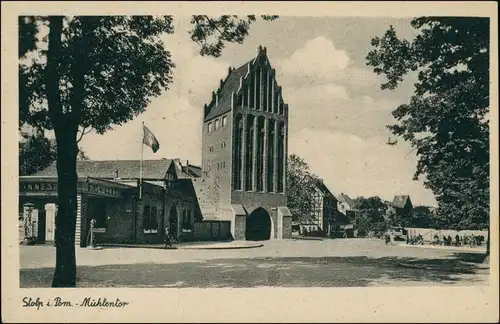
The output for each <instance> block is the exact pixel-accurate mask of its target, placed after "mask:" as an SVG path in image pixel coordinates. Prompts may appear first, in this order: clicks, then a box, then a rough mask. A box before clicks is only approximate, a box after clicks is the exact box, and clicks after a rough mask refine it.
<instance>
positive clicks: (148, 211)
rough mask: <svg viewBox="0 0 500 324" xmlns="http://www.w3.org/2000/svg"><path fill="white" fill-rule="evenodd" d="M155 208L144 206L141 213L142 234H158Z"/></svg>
mask: <svg viewBox="0 0 500 324" xmlns="http://www.w3.org/2000/svg"><path fill="white" fill-rule="evenodd" d="M156 212H157V209H156V206H149V205H146V206H144V212H143V215H142V216H143V224H144V225H143V227H144V234H156V233H158V222H157V220H156Z"/></svg>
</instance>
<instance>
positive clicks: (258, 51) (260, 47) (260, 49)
mask: <svg viewBox="0 0 500 324" xmlns="http://www.w3.org/2000/svg"><path fill="white" fill-rule="evenodd" d="M260 52H262V46H261V45H259V49H258V50H257V54H260Z"/></svg>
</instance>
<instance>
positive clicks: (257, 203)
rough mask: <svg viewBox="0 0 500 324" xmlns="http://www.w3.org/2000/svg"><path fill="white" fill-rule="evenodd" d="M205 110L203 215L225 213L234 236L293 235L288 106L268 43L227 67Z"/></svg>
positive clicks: (199, 191)
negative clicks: (247, 58)
mask: <svg viewBox="0 0 500 324" xmlns="http://www.w3.org/2000/svg"><path fill="white" fill-rule="evenodd" d="M203 117H204V118H203V131H202V132H203V135H202V173H203V175H202V177H201V178H198V179H195V180H194V183H195V188H196V193H197V196H198V201H199V204H200V208H201V210H202V213H203V218H204V219H219V220H230V221H231V227H232V228H231V232H232V235H233V237H234V238H235V239H236V240H242V239H247V240H265V239H280V238H290V237H291V214H290V212H289V210H288V208H287V207H286V167H287V147H288V105H287V104H285V102H284V100H283V94H282V89H281V87H280V86H279V85H278V84H277V82H276V71H275V70H274V69H273V68H272V66H271V64H270V63H269V59H268V57H267V50H266V48H265V47H264V48H262V47H261V46H259V49H258V52H257V56H256V57H255V58H253V59H252V60H250V61H249V62H247V63H245V64H244V65H242V66H240V67H238V68H229V71H228V75H227V77H226V78H225V79H223V80H220V85H219V88H218V89H217V90H216V91H214V92H213V93H212V100H211V102H210V103H209V104H208V105H205V106H204V115H203Z"/></svg>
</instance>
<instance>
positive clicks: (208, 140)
mask: <svg viewBox="0 0 500 324" xmlns="http://www.w3.org/2000/svg"><path fill="white" fill-rule="evenodd" d="M84 3H85V2H84ZM228 4H234V5H235V6H236V5H237V3H231V2H229V3H228ZM298 4H299V3H289V4H286V3H282V5H290V6H291V7H293V6H295V5H298ZM399 4H400V3H399ZM469 4H470V3H469ZM483 4H488V3H483ZM10 5H13V3H10ZM158 5H159V8H161V10H160V9H159V10H158V12H155V10H154V5H153V6H152V7H151V6H147V10H144V11H140V10H137V14H133V13H132V14H121V13H120V14H109V7H108V9H107V11H106V13H105V14H104V12H103V13H102V14H99V13H98V12H94V14H88V13H82V14H81V15H79V14H78V9H74V8H73V9H74V10H71V11H68V13H63V12H64V11H60V12H61V13H58V14H57V11H55V12H56V14H45V11H46V10H41V11H40V12H37V11H36V10H26V11H24V12H23V14H16V15H15V17H14V16H11V17H10V20H11V21H13V19H14V18H15V20H16V27H15V28H11V29H12V30H14V31H16V32H17V33H16V34H12V35H11V37H12V38H15V40H13V41H12V44H17V46H18V50H17V53H16V50H15V48H14V49H11V52H12V53H13V55H14V54H15V55H17V56H16V57H15V61H17V70H18V71H17V76H18V82H17V84H16V85H14V88H12V89H15V90H16V89H17V90H16V91H17V93H18V95H17V97H16V93H15V92H12V91H10V92H9V95H10V97H11V102H14V103H15V104H16V106H14V105H9V106H8V107H7V106H5V105H4V101H3V100H2V106H3V107H2V124H4V120H5V117H4V114H6V113H7V112H6V110H9V118H10V119H9V123H10V124H13V126H12V127H10V128H9V129H10V130H14V131H17V136H16V134H14V132H11V133H9V137H10V138H11V139H10V140H9V141H11V142H13V144H9V145H10V147H11V148H12V149H11V150H10V151H9V152H13V154H14V155H15V154H16V153H18V155H17V157H16V156H10V157H9V161H11V162H9V164H8V165H9V168H11V169H12V172H11V173H9V174H12V175H13V177H11V179H10V180H9V181H10V183H11V185H9V188H10V189H9V190H10V191H12V190H13V189H14V188H18V190H17V191H16V192H11V193H10V195H9V197H11V199H8V200H5V199H2V200H3V202H2V214H4V215H3V216H2V225H3V226H2V236H4V233H5V231H9V232H11V233H10V236H12V237H14V236H15V238H14V240H13V241H12V242H10V241H9V242H8V243H6V241H4V239H2V251H3V250H4V246H6V245H9V251H12V252H9V255H12V256H14V257H15V259H12V260H14V261H12V260H10V262H11V263H16V264H15V265H13V266H15V267H16V269H17V270H16V275H15V277H12V278H19V280H18V282H15V283H11V285H13V286H14V287H17V288H16V289H21V291H22V296H21V298H20V299H19V300H18V301H16V302H17V303H18V304H19V305H16V307H24V309H23V310H26V311H27V312H31V309H35V310H36V309H38V310H40V309H47V308H51V307H54V306H58V307H60V308H65V309H67V310H69V309H74V310H78V309H84V308H96V309H105V310H106V311H107V310H108V309H113V311H118V310H117V309H126V308H130V307H133V306H134V305H133V302H132V301H131V300H129V299H127V298H126V296H125V295H120V294H121V293H120V291H125V290H121V289H119V290H112V291H113V294H112V295H105V294H103V293H98V294H97V293H94V294H92V293H89V292H85V293H83V294H82V293H79V292H82V291H87V290H86V289H87V288H101V289H103V290H99V291H107V290H108V289H113V288H140V290H139V292H137V290H134V291H135V292H136V293H137V294H141V292H144V294H146V293H148V291H150V289H147V288H155V291H157V292H158V291H160V292H161V293H162V294H166V295H168V294H174V293H175V292H177V291H183V290H184V289H185V288H189V289H193V288H194V289H203V291H210V290H211V289H212V288H219V289H220V288H223V290H224V291H229V290H228V289H230V290H231V291H232V290H235V289H236V290H238V289H251V290H253V291H255V293H256V294H257V296H258V295H259V294H258V291H259V289H270V288H272V289H276V290H279V289H284V288H294V289H296V290H297V291H304V292H307V291H308V289H311V288H328V289H330V290H332V291H335V290H336V289H341V288H368V287H370V288H378V289H395V288H405V289H408V290H404V291H405V293H403V294H402V296H406V298H410V297H411V295H412V292H411V291H412V290H411V289H419V288H424V287H425V288H428V289H430V288H436V289H439V288H446V289H448V293H449V289H458V288H464V289H465V288H467V287H468V288H474V289H475V290H474V291H475V293H476V294H481V293H483V294H486V292H489V291H490V290H489V289H490V288H489V287H490V286H491V284H492V278H493V277H495V278H496V276H497V274H496V271H498V265H497V264H496V263H494V262H498V261H497V258H498V246H497V243H498V242H497V241H496V240H498V236H497V234H498V233H497V232H498V188H497V185H498V182H497V178H498V170H497V168H498V162H496V161H495V162H493V160H492V157H493V156H497V155H498V151H497V149H498V143H497V141H498V133H497V132H498V119H497V118H498V101H497V100H498V99H497V91H498V90H497V88H498V79H497V71H498V67H497V64H498V52H497V50H498V43H497V38H498V35H497V32H496V27H495V26H497V18H496V13H495V16H491V15H492V14H493V13H491V12H490V13H489V14H487V15H474V14H470V15H467V14H462V15H448V14H445V13H443V14H442V15H439V14H436V12H432V13H430V14H425V12H423V13H422V14H420V12H419V11H418V10H417V11H415V14H411V12H410V11H408V10H406V11H405V12H404V14H402V15H401V16H399V17H398V16H385V15H383V10H382V9H381V8H380V10H379V11H380V14H379V15H364V16H363V15H333V16H329V15H328V12H319V13H316V15H305V14H304V15H300V12H298V11H297V10H295V11H293V14H280V10H278V7H277V6H276V4H275V5H273V6H270V8H269V12H267V11H265V12H262V6H265V5H264V4H262V3H261V4H260V7H259V8H260V9H261V10H258V11H255V10H254V11H252V10H251V5H250V3H248V4H247V5H249V6H250V7H245V8H247V9H245V10H246V11H245V12H243V13H244V14H240V13H239V12H241V11H242V9H240V10H239V12H238V14H232V12H231V11H230V10H224V9H222V8H221V9H220V10H219V11H216V10H215V11H214V10H208V9H207V14H205V15H202V14H198V13H203V10H202V9H203V8H204V7H200V9H199V10H194V9H193V8H194V7H193V6H191V7H190V8H191V9H190V10H191V11H185V12H183V13H182V14H169V6H168V3H167V2H165V3H161V4H158ZM204 5H205V4H204ZM219 5H221V3H219ZM222 5H223V4H222ZM241 5H243V3H241ZM256 5H257V4H254V7H255V6H256ZM302 5H303V6H304V5H305V6H306V7H307V5H306V4H305V3H302ZM344 5H346V4H344ZM381 5H382V4H381ZM384 5H390V4H388V3H385V4H384ZM38 6H40V4H39V5H38ZM42 6H43V5H42ZM138 6H139V7H140V5H138ZM311 6H312V7H314V2H313V3H312V5H311ZM2 7H4V4H2ZM62 7H63V4H62V3H61V8H62ZM478 7H481V4H480V2H479V3H478ZM494 7H496V5H493V6H492V3H490V4H489V8H494ZM54 8H57V5H56V6H55V7H54ZM235 8H237V7H235ZM331 8H332V10H335V4H334V3H331ZM373 8H375V7H373ZM402 8H403V7H402ZM271 9H272V10H271ZM186 10H187V9H186ZM217 12H219V14H217ZM495 12H496V10H495ZM146 13H147V14H146ZM195 13H196V14H195ZM253 13H255V14H253ZM257 13H259V14H257ZM266 13H269V14H266ZM6 15H9V14H8V13H5V12H4V10H3V12H2V20H3V18H4V16H6ZM3 25H4V24H3V23H2V26H3ZM494 27H495V28H494ZM493 28H494V29H495V31H493ZM3 30H4V28H3V27H2V51H3V50H4V44H3V43H4V31H3ZM493 32H494V33H495V34H494V35H492V33H493ZM492 39H495V43H492V41H491V40H492ZM492 51H494V53H493V54H494V57H493V54H492ZM12 61H14V60H12ZM492 63H494V64H495V65H494V67H492ZM3 66H4V62H3V58H2V67H3ZM2 70H3V69H2ZM11 70H13V71H15V69H13V68H11ZM14 73H16V72H14ZM5 78H6V75H4V72H3V71H2V79H3V80H2V93H4V82H7V81H9V82H10V83H12V82H15V76H14V75H11V80H7V81H5V80H4V79H5ZM492 80H495V81H494V83H492V82H493V81H492ZM16 87H17V88H16ZM9 89H10V88H9ZM492 91H495V93H492ZM3 97H5V96H3ZM492 97H494V99H493V98H492ZM15 98H18V100H17V101H15V100H14V99H15ZM494 100H495V101H494ZM16 108H17V109H16ZM494 110H496V111H494ZM16 120H17V123H16ZM2 128H3V127H2ZM5 134H6V133H4V131H3V130H2V135H3V136H2V150H3V148H4V145H5V146H6V145H7V144H5V143H4V141H5V140H6V137H5V136H4V135H5ZM16 140H17V142H16ZM4 159H6V158H5V156H3V157H2V170H5V169H6V167H7V164H4ZM16 168H17V169H16ZM492 172H495V173H492ZM493 178H495V179H496V180H495V183H493V182H492V179H493ZM12 183H13V184H12ZM16 185H17V187H16ZM6 188H7V186H6V185H4V181H2V196H3V195H4V191H5V190H6ZM3 198H4V197H3ZM16 199H17V200H16ZM5 204H8V205H9V207H10V209H9V210H10V212H9V213H6V212H5V211H4V207H5ZM493 204H495V207H493ZM16 207H17V211H18V217H17V218H16V217H15V208H16ZM494 217H496V218H497V219H496V220H495V227H492V222H490V219H493V218H494ZM6 218H9V223H8V227H7V226H5V224H7V223H5V224H4V222H5V221H6ZM16 224H17V225H16ZM16 227H17V229H16ZM13 233H14V234H15V235H14V234H13ZM494 235H495V236H494ZM10 236H9V237H10ZM490 237H491V238H492V241H491V243H490ZM495 241H496V242H495ZM14 250H15V251H14ZM491 250H493V252H492V253H490V251H491ZM495 251H496V256H494V255H495ZM2 254H4V253H2ZM490 255H491V259H490ZM17 256H18V257H17ZM17 260H18V261H17ZM492 260H494V261H492ZM2 261H3V260H2ZM4 264H5V263H4V262H2V268H3V267H4ZM493 270H494V271H493ZM2 272H4V271H2ZM2 277H3V275H2ZM9 280H13V279H9ZM494 280H497V279H494ZM2 281H4V278H2ZM497 285H498V283H497ZM33 288H38V289H33ZM58 288H75V289H76V290H71V291H72V292H74V293H75V294H78V295H74V296H81V298H80V297H78V298H71V299H69V298H64V297H61V296H62V295H57V294H55V293H54V294H52V293H51V291H58ZM497 288H498V287H497ZM39 289H44V290H43V292H44V294H45V295H44V296H46V295H47V296H50V297H43V298H39V297H37V292H36V291H37V290H39ZM54 289H55V290H54ZM158 289H160V290H158ZM348 290H349V289H348ZM90 291H92V290H90ZM109 291H111V290H109ZM116 291H118V292H116ZM262 291H268V290H262ZM271 291H274V290H271ZM389 291H392V290H389ZM308 296H309V295H308ZM455 297H456V298H458V297H457V296H455ZM172 298H173V297H172ZM403 298H404V297H403ZM481 298H482V299H481V300H486V299H487V297H486V295H485V296H483V297H481ZM496 298H498V297H496ZM467 299H468V298H467V296H463V303H464V305H465V304H466V300H467ZM3 300H4V297H2V303H3V302H4V301H3ZM458 300H459V299H458ZM296 302H297V301H296ZM444 302H446V301H444ZM492 302H494V301H493V300H492ZM497 302H498V300H497ZM299 303H300V302H299ZM158 305H160V304H158ZM323 305H328V304H327V303H324V304H323ZM160 307H161V306H160ZM350 307H353V311H354V312H355V307H354V305H351V306H350ZM450 307H452V306H451V305H450ZM464 307H465V306H464ZM491 309H492V310H493V309H494V307H493V308H491ZM184 311H185V310H184ZM258 311H259V310H258V309H255V310H254V312H258ZM51 312H54V310H51ZM324 312H327V311H326V309H325V310H324ZM497 314H498V311H497ZM102 316H103V317H102V318H101V320H103V321H106V317H105V315H102ZM311 316H312V315H311ZM484 316H485V317H484V318H483V320H485V321H488V320H490V321H491V320H494V318H495V314H494V313H491V314H489V315H487V314H484ZM496 316H498V315H496ZM452 317H453V318H455V317H454V316H452ZM457 317H458V316H457ZM304 318H306V317H304ZM324 318H326V319H327V320H328V317H327V316H326V317H324ZM401 318H403V319H404V318H405V317H404V315H402V317H401ZM450 318H451V317H450ZM160 319H161V317H160ZM210 319H211V317H207V318H206V320H210ZM262 319H263V320H265V319H266V317H265V316H264V315H263V317H262ZM479 319H480V317H478V320H479ZM163 320H167V318H163ZM234 320H235V319H234ZM291 320H294V319H293V318H292V319H291ZM310 320H311V321H313V320H314V317H311V318H310ZM330 320H333V321H339V320H342V319H339V318H330ZM345 320H347V319H345V318H344V321H345ZM380 320H383V319H377V321H380ZM387 320H389V319H387ZM241 321H246V320H245V318H243V319H241Z"/></svg>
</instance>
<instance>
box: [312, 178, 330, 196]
mask: <svg viewBox="0 0 500 324" xmlns="http://www.w3.org/2000/svg"><path fill="white" fill-rule="evenodd" d="M311 178H312V180H313V182H314V184H315V185H316V187H317V188H318V189H319V190H320V191H321V192H322V193H323V194H324V195H329V196H333V194H332V192H331V191H330V189H328V187H327V186H326V185H325V183H324V182H323V181H322V180H321V179H318V178H313V177H311ZM333 197H335V196H333Z"/></svg>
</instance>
